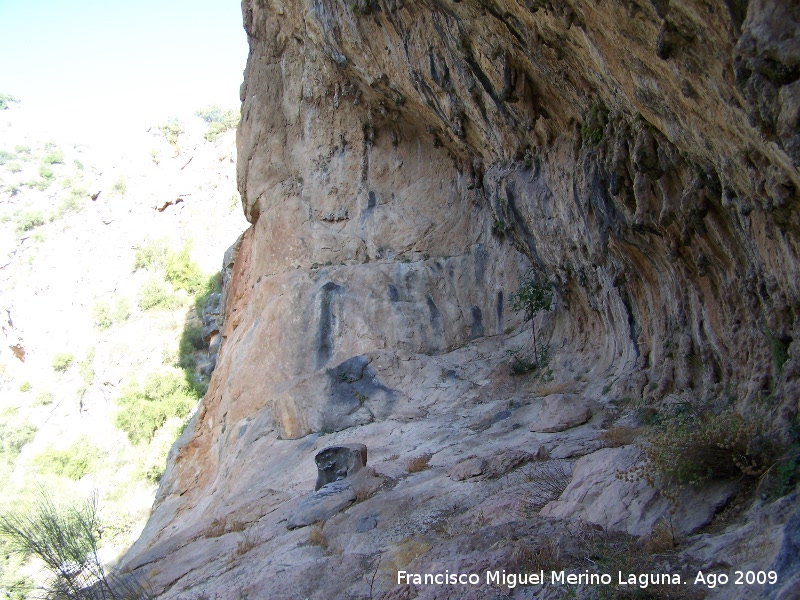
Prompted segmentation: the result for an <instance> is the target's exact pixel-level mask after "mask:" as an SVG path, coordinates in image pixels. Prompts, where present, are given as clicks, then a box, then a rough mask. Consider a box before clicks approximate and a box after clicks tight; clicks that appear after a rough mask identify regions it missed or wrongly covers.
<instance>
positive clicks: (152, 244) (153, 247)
mask: <svg viewBox="0 0 800 600" xmlns="http://www.w3.org/2000/svg"><path fill="white" fill-rule="evenodd" d="M167 252H169V248H168V247H167V241H166V240H163V239H160V240H148V241H147V242H146V243H145V244H144V245H143V246H140V247H139V248H137V249H136V253H135V254H134V256H133V270H134V272H135V271H138V270H139V269H150V268H155V269H157V268H160V267H163V266H164V263H165V262H166V259H167Z"/></svg>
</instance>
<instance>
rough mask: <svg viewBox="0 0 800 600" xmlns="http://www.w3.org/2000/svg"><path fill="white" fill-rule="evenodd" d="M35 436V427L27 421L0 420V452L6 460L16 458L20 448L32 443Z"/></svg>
mask: <svg viewBox="0 0 800 600" xmlns="http://www.w3.org/2000/svg"><path fill="white" fill-rule="evenodd" d="M35 435H36V427H34V426H33V425H31V424H30V423H28V422H27V421H19V420H18V419H13V418H8V417H6V418H4V419H2V420H0V450H2V453H3V455H4V456H5V457H6V458H7V459H10V460H14V459H15V458H17V456H18V455H19V453H20V450H22V447H23V446H25V445H26V444H28V443H29V442H30V441H32V440H33V438H34V436H35Z"/></svg>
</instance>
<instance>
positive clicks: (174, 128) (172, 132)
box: [158, 117, 184, 152]
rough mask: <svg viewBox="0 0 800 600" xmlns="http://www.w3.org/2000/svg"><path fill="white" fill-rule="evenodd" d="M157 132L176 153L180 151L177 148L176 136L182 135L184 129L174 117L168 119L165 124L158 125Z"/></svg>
mask: <svg viewBox="0 0 800 600" xmlns="http://www.w3.org/2000/svg"><path fill="white" fill-rule="evenodd" d="M158 130H159V131H160V132H161V135H163V136H164V139H166V140H167V142H169V145H170V146H172V147H173V148H175V151H176V152H178V151H180V148H178V136H179V135H180V134H182V133H184V129H183V125H182V124H181V122H180V121H179V120H178V119H176V118H174V117H173V118H171V119H169V120H168V121H167V122H166V123H164V124H162V125H159V126H158Z"/></svg>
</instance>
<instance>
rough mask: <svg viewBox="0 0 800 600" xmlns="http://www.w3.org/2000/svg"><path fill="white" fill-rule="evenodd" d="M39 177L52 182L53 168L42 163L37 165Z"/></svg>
mask: <svg viewBox="0 0 800 600" xmlns="http://www.w3.org/2000/svg"><path fill="white" fill-rule="evenodd" d="M39 177H41V178H42V179H44V180H45V181H50V182H52V181H53V180H54V179H55V178H56V174H55V173H54V172H53V169H52V167H50V165H42V166H41V167H39Z"/></svg>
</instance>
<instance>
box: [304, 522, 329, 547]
mask: <svg viewBox="0 0 800 600" xmlns="http://www.w3.org/2000/svg"><path fill="white" fill-rule="evenodd" d="M308 543H309V544H311V545H312V546H319V547H320V548H324V549H325V550H327V549H328V538H327V537H326V536H325V533H324V532H323V531H322V526H321V525H317V524H314V525H312V526H311V528H310V529H309V530H308Z"/></svg>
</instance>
